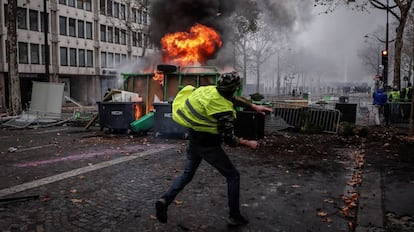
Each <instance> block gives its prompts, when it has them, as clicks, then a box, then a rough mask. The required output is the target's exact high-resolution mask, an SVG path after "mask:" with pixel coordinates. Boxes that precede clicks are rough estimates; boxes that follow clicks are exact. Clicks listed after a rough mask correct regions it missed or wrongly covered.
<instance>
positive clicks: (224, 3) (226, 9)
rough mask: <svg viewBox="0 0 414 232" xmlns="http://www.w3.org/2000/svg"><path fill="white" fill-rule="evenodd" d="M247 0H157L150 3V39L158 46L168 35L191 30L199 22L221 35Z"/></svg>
mask: <svg viewBox="0 0 414 232" xmlns="http://www.w3.org/2000/svg"><path fill="white" fill-rule="evenodd" d="M240 1H241V2H243V1H245V0H239V1H237V0H221V1H220V0H153V1H150V2H151V5H150V12H151V13H150V15H151V24H150V27H149V31H150V40H151V42H152V43H153V44H155V45H158V46H159V43H160V40H161V38H162V37H163V36H164V35H165V34H167V33H174V32H178V31H188V29H189V28H190V27H191V26H194V24H196V23H201V24H203V25H206V26H209V27H212V28H214V29H215V30H217V31H218V32H219V33H220V34H223V33H224V31H225V26H224V25H225V23H223V22H224V21H223V20H225V19H226V18H227V17H229V16H230V15H231V14H232V13H233V12H234V10H235V6H236V4H237V3H238V2H240Z"/></svg>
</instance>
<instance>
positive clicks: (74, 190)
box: [69, 189, 78, 193]
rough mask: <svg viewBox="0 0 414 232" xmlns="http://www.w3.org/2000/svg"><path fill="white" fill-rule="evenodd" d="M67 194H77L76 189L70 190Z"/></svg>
mask: <svg viewBox="0 0 414 232" xmlns="http://www.w3.org/2000/svg"><path fill="white" fill-rule="evenodd" d="M69 192H71V193H77V192H78V190H76V189H71V190H69Z"/></svg>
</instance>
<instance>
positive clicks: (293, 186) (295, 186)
mask: <svg viewBox="0 0 414 232" xmlns="http://www.w3.org/2000/svg"><path fill="white" fill-rule="evenodd" d="M292 188H300V185H298V184H294V185H292Z"/></svg>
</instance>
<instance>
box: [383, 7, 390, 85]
mask: <svg viewBox="0 0 414 232" xmlns="http://www.w3.org/2000/svg"><path fill="white" fill-rule="evenodd" d="M388 11H389V0H387V22H386V26H385V51H387V53H388V40H389V38H388ZM382 78H383V80H382V82H383V83H384V86H387V85H388V57H387V62H386V64H385V65H384V69H383V74H382Z"/></svg>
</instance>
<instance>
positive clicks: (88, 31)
mask: <svg viewBox="0 0 414 232" xmlns="http://www.w3.org/2000/svg"><path fill="white" fill-rule="evenodd" d="M86 38H87V39H92V23H91V22H86Z"/></svg>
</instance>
